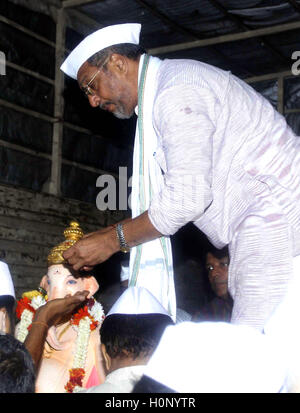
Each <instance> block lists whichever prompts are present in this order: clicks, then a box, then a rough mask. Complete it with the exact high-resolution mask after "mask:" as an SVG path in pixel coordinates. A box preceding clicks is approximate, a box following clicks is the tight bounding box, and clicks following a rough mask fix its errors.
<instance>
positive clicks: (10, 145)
mask: <svg viewBox="0 0 300 413" xmlns="http://www.w3.org/2000/svg"><path fill="white" fill-rule="evenodd" d="M0 146H1V147H3V148H8V149H11V150H13V151H17V152H22V153H26V154H28V155H31V156H37V157H38V158H43V159H48V160H50V161H51V159H52V156H51V155H50V154H48V153H44V152H40V151H35V150H33V149H29V148H25V146H21V145H18V144H15V143H11V142H8V141H5V140H3V139H0ZM61 161H62V163H63V164H65V165H69V166H74V167H75V168H79V169H83V170H85V171H89V172H93V173H95V174H99V175H107V174H109V175H112V176H114V177H115V178H117V179H119V175H117V174H116V173H114V172H110V171H104V170H103V169H99V168H95V167H93V166H89V165H85V164H83V163H80V162H74V161H70V160H69V159H65V158H62V159H61Z"/></svg>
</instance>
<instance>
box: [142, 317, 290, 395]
mask: <svg viewBox="0 0 300 413" xmlns="http://www.w3.org/2000/svg"><path fill="white" fill-rule="evenodd" d="M144 374H145V375H146V376H148V377H150V378H152V379H154V380H156V381H157V382H160V383H162V384H164V385H165V386H167V387H169V388H171V389H173V390H175V391H177V392H179V393H277V392H285V391H286V387H285V386H286V380H287V375H288V367H287V363H286V357H285V355H284V351H282V349H280V347H278V346H277V345H276V342H274V341H272V340H270V339H269V337H267V336H265V335H264V334H261V333H260V332H259V331H257V330H255V329H254V328H252V327H248V326H241V325H233V324H229V323H222V322H203V323H193V322H183V323H180V324H177V325H175V326H168V327H167V328H166V330H165V331H164V333H163V336H162V338H161V340H160V343H159V344H158V347H157V348H156V350H155V352H154V353H153V355H152V357H151V359H150V360H149V362H148V364H147V366H146V368H145V371H144Z"/></svg>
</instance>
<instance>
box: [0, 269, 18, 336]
mask: <svg viewBox="0 0 300 413" xmlns="http://www.w3.org/2000/svg"><path fill="white" fill-rule="evenodd" d="M15 301H16V296H15V289H14V284H13V281H12V277H11V274H10V271H9V268H8V265H7V264H6V263H5V262H3V261H0V332H1V331H2V332H3V333H6V334H13V333H14V326H15V317H14V309H15Z"/></svg>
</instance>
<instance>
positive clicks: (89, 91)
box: [81, 56, 109, 97]
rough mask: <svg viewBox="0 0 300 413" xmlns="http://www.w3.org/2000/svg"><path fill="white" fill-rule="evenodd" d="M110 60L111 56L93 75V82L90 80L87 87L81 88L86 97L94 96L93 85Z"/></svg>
mask: <svg viewBox="0 0 300 413" xmlns="http://www.w3.org/2000/svg"><path fill="white" fill-rule="evenodd" d="M108 59H109V56H108V57H107V58H106V59H105V61H104V63H103V64H102V65H101V66H100V67H98V70H97V72H96V73H95V74H94V75H93V77H92V78H91V80H89V82H88V83H87V85H86V86H83V87H82V88H81V90H82V91H83V93H84V94H85V96H86V97H89V96H94V94H95V91H94V90H93V88H91V86H90V85H91V84H92V83H93V81H94V80H95V78H96V77H97V75H98V74H99V73H100V72H101V70H102V69H103V67H104V66H105V65H106V63H107V61H108Z"/></svg>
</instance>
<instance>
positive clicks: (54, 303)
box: [33, 291, 89, 327]
mask: <svg viewBox="0 0 300 413" xmlns="http://www.w3.org/2000/svg"><path fill="white" fill-rule="evenodd" d="M88 295H89V291H77V293H76V294H74V295H67V296H66V297H65V298H57V299H55V300H51V301H48V302H47V304H45V305H43V306H42V307H40V308H38V310H37V311H36V313H35V317H34V320H33V321H39V322H43V323H46V324H47V325H48V326H49V327H51V326H53V325H56V324H58V323H60V322H61V321H62V320H65V319H66V318H70V316H71V314H72V313H73V311H74V310H75V309H76V308H77V307H79V306H81V305H82V303H83V302H84V301H85V300H86V299H87V296H88Z"/></svg>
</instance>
